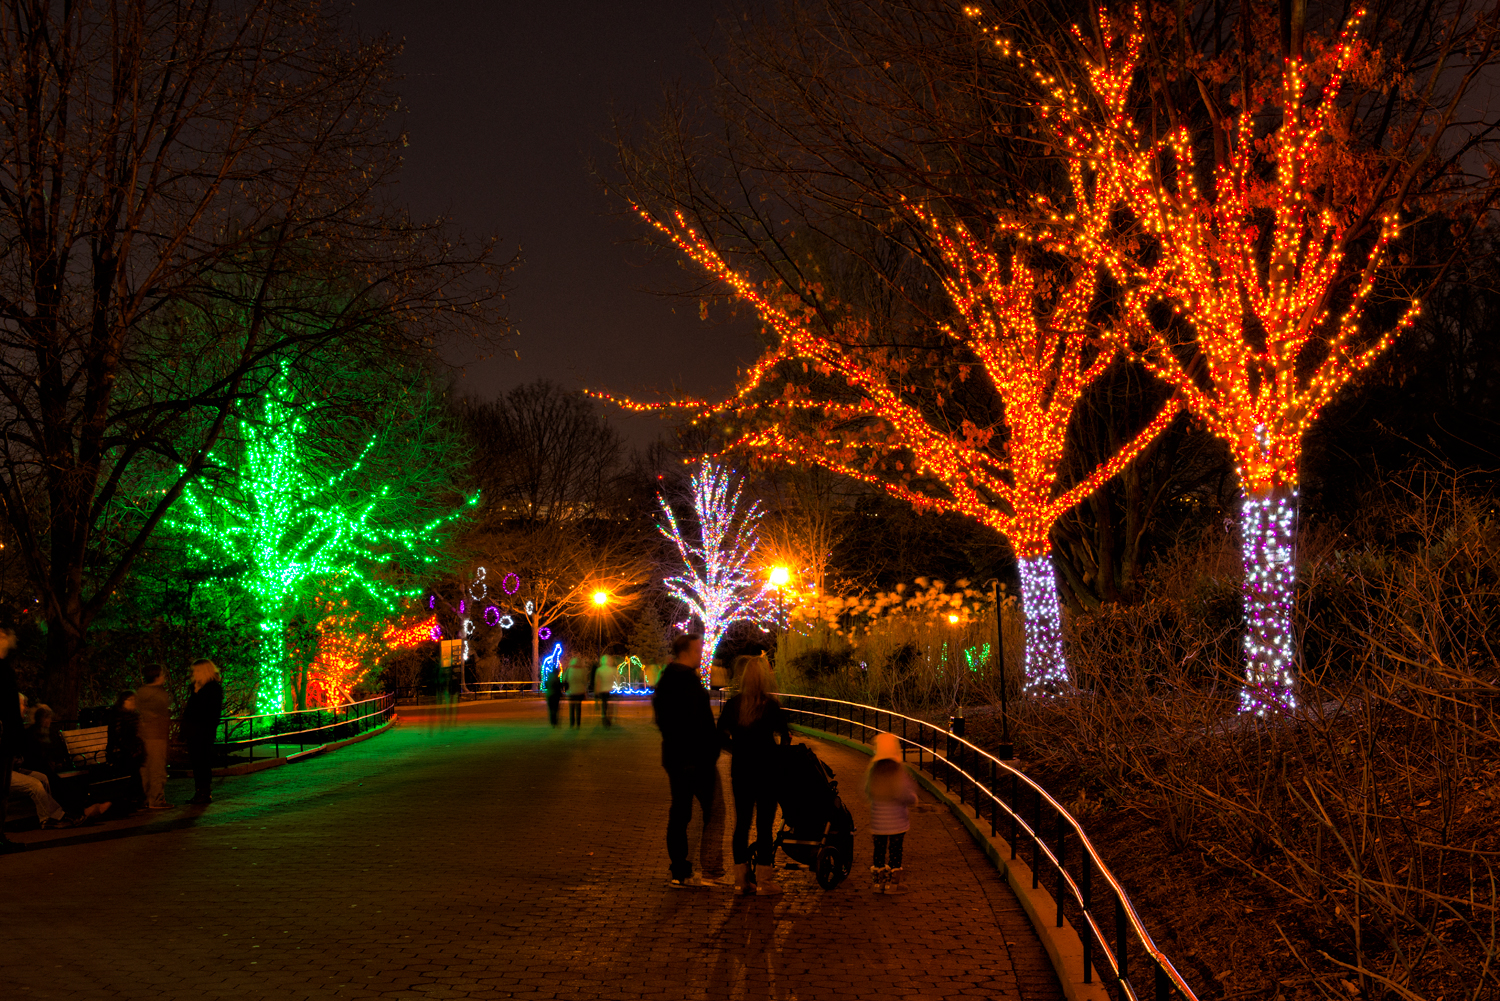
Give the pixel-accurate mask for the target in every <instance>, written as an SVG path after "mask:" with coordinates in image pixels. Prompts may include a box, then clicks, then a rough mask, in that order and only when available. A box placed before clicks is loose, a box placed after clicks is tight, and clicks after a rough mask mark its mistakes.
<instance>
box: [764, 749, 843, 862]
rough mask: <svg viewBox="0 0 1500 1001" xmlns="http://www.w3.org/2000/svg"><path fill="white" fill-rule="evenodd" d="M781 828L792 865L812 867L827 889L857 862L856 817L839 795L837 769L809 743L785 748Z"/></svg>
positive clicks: (779, 842) (779, 841) (780, 841)
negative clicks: (855, 843) (827, 763)
mask: <svg viewBox="0 0 1500 1001" xmlns="http://www.w3.org/2000/svg"><path fill="white" fill-rule="evenodd" d="M776 798H777V800H778V801H779V802H780V804H781V830H780V831H779V832H777V834H776V847H778V848H780V849H781V850H782V851H784V852H786V854H787V858H789V859H791V860H792V862H791V863H790V864H788V866H787V868H789V869H800V868H802V867H803V866H806V867H807V868H809V869H811V870H813V873H814V874H815V875H816V876H817V879H818V885H819V886H821V887H822V888H823V889H825V890H831V889H833V888H834V887H835V886H838V885H839V884H840V883H842V882H843V881H844V879H845V878H846V877H847V876H848V875H849V870H850V869H851V868H853V866H854V817H853V816H851V815H850V813H849V808H848V807H846V806H844V801H843V800H841V799H839V783H838V780H837V779H835V778H834V777H833V769H832V768H829V767H828V766H827V765H826V764H824V763H823V761H822V759H820V758H819V757H818V756H817V755H816V754H814V753H813V749H812V748H811V747H808V746H807V745H806V744H789V745H787V746H786V747H784V748H783V749H782V760H781V783H780V787H779V788H778V789H777V790H776Z"/></svg>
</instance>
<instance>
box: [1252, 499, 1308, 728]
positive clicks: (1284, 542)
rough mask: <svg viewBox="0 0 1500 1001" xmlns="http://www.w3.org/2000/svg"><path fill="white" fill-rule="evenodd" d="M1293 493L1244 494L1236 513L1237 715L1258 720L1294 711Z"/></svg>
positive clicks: (1295, 507) (1295, 518)
mask: <svg viewBox="0 0 1500 1001" xmlns="http://www.w3.org/2000/svg"><path fill="white" fill-rule="evenodd" d="M1296 541H1297V490H1296V488H1292V489H1291V490H1289V491H1272V492H1266V493H1261V494H1258V495H1257V494H1250V495H1247V496H1246V497H1245V499H1244V506H1243V507H1242V508H1241V509H1240V553H1241V556H1242V558H1243V559H1244V562H1245V687H1244V688H1243V689H1242V690H1241V691H1240V711H1241V712H1250V713H1254V714H1255V715H1257V716H1264V715H1265V714H1266V713H1267V712H1268V711H1273V710H1277V709H1282V710H1288V711H1289V710H1292V709H1295V708H1296V707H1297V700H1296V696H1295V694H1294V686H1295V684H1296V682H1295V677H1296V672H1295V670H1294V669H1295V667H1296V639H1295V633H1294V632H1293V623H1292V606H1293V602H1294V599H1295V591H1296V581H1297V568H1296V563H1295V561H1294V558H1293V557H1294V551H1295V545H1296Z"/></svg>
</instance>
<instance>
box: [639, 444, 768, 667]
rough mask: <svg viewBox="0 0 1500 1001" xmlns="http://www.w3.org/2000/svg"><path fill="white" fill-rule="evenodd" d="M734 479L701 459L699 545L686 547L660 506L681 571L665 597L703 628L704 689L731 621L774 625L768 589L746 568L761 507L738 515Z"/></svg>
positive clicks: (696, 487) (696, 500) (666, 507)
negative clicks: (668, 597) (674, 599)
mask: <svg viewBox="0 0 1500 1001" xmlns="http://www.w3.org/2000/svg"><path fill="white" fill-rule="evenodd" d="M732 477H733V474H732V472H731V471H729V470H727V469H724V468H723V467H721V466H719V465H718V464H716V463H715V462H714V461H713V460H712V459H704V460H703V461H702V462H701V463H700V464H699V467H698V472H697V473H695V474H694V475H693V511H694V513H695V514H696V515H697V516H698V544H697V545H693V544H692V543H690V542H688V540H687V538H686V536H685V535H684V534H683V531H682V526H681V525H679V524H678V522H677V516H676V515H675V514H673V513H672V506H671V505H670V504H668V503H667V500H666V498H665V497H662V496H661V495H660V494H658V495H657V500H658V501H659V502H660V503H661V510H662V514H663V515H664V516H665V517H666V524H665V525H658V526H657V528H659V529H660V530H661V534H662V535H665V536H666V537H667V538H668V539H671V540H672V542H673V544H674V545H676V546H677V553H678V556H680V557H681V559H682V563H683V568H684V569H683V572H682V573H680V574H677V575H676V576H673V577H668V578H667V579H666V580H665V581H663V582H662V583H664V584H665V585H666V588H667V592H668V593H669V594H671V595H672V596H673V597H674V598H676V599H677V600H678V601H680V602H682V603H683V604H684V605H686V606H687V607H688V611H689V612H690V613H691V614H692V616H693V617H694V618H696V619H697V620H698V621H699V622H701V623H702V624H703V664H702V666H701V667H700V668H699V669H698V673H699V674H700V675H701V676H702V677H703V680H704V683H705V684H706V683H707V682H708V679H709V671H710V668H711V665H712V664H713V659H714V650H715V649H716V648H717V647H718V645H719V640H720V639H721V638H723V636H724V631H725V630H726V629H728V628H729V625H730V623H733V622H752V623H754V624H755V625H757V626H760V625H767V624H770V623H772V622H774V621H775V615H774V612H773V610H772V607H771V595H770V594H769V593H768V591H767V587H768V585H767V584H765V583H764V582H763V581H761V580H760V579H759V578H760V575H759V574H757V573H755V572H753V571H752V570H751V569H750V564H751V561H752V558H753V557H754V556H755V547H756V546H757V545H758V544H759V541H760V534H759V533H760V515H761V511H760V502H759V501H754V502H752V503H751V504H750V506H749V507H747V508H746V509H745V510H744V512H743V513H740V511H739V507H740V491H741V489H742V487H743V484H736V483H732Z"/></svg>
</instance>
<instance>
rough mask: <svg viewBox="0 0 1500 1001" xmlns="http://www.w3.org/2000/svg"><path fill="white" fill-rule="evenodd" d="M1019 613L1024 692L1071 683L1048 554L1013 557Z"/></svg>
mask: <svg viewBox="0 0 1500 1001" xmlns="http://www.w3.org/2000/svg"><path fill="white" fill-rule="evenodd" d="M1017 565H1018V567H1019V568H1020V571H1021V614H1022V616H1023V618H1024V619H1025V623H1026V658H1025V670H1026V694H1027V695H1057V694H1058V693H1060V692H1064V691H1066V690H1068V689H1069V688H1071V687H1072V685H1071V683H1070V682H1069V680H1068V662H1067V660H1066V659H1065V658H1064V656H1063V638H1062V602H1061V600H1059V598H1058V594H1057V573H1056V571H1054V570H1053V568H1052V554H1051V553H1043V554H1042V555H1041V556H1033V557H1031V558H1029V559H1021V560H1018V561H1017Z"/></svg>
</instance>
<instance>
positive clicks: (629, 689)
mask: <svg viewBox="0 0 1500 1001" xmlns="http://www.w3.org/2000/svg"><path fill="white" fill-rule="evenodd" d="M624 667H625V671H623V672H622V673H621V674H617V675H616V676H615V683H614V684H613V685H612V686H610V689H609V694H611V695H650V694H651V686H650V685H647V684H646V665H645V664H642V663H641V658H639V657H637V656H636V655H635V654H631V655H630V656H629V658H627V659H626V661H625V664H624ZM631 668H634V669H635V670H636V671H638V672H640V676H641V683H640V684H639V685H637V684H634V683H633V682H632V681H631V680H630V669H631Z"/></svg>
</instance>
